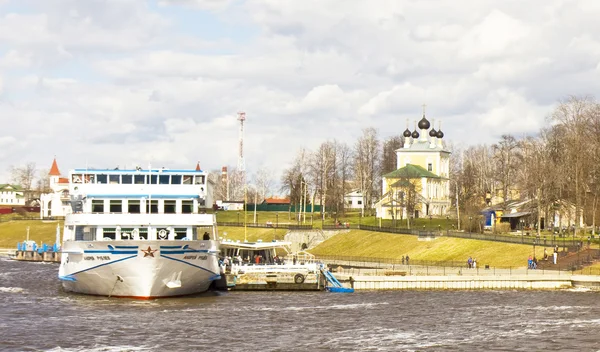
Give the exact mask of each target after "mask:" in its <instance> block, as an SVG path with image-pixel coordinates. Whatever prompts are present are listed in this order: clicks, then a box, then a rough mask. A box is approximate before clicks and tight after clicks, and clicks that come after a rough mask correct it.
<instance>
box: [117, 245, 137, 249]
mask: <svg viewBox="0 0 600 352" xmlns="http://www.w3.org/2000/svg"><path fill="white" fill-rule="evenodd" d="M115 248H132V249H137V248H139V246H115Z"/></svg>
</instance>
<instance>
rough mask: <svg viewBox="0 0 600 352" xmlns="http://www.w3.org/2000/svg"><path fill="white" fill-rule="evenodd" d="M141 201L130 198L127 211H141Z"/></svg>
mask: <svg viewBox="0 0 600 352" xmlns="http://www.w3.org/2000/svg"><path fill="white" fill-rule="evenodd" d="M140 210H141V208H140V201H139V200H130V201H128V202H127V212H128V213H132V214H139V213H140Z"/></svg>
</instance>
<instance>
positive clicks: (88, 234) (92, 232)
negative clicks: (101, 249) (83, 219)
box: [81, 226, 96, 241]
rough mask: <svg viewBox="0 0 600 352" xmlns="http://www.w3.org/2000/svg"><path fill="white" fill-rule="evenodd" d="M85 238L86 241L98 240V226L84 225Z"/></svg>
mask: <svg viewBox="0 0 600 352" xmlns="http://www.w3.org/2000/svg"><path fill="white" fill-rule="evenodd" d="M81 229H82V231H83V240H84V241H95V240H96V228H95V227H91V228H90V227H87V226H86V227H83V228H81Z"/></svg>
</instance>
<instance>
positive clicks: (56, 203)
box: [40, 158, 71, 219]
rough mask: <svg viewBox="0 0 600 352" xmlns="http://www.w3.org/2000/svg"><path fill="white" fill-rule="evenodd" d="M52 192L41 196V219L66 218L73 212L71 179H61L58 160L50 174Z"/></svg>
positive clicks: (54, 161)
mask: <svg viewBox="0 0 600 352" xmlns="http://www.w3.org/2000/svg"><path fill="white" fill-rule="evenodd" d="M48 177H49V178H50V184H49V185H50V189H51V190H52V192H50V193H44V194H41V195H40V218H42V219H45V218H55V217H64V216H66V215H67V214H69V213H70V212H71V205H70V201H71V198H70V195H69V179H68V178H67V177H61V174H60V170H59V169H58V164H57V163H56V158H54V160H53V161H52V167H50V172H48Z"/></svg>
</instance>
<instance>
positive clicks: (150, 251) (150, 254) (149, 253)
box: [141, 246, 157, 258]
mask: <svg viewBox="0 0 600 352" xmlns="http://www.w3.org/2000/svg"><path fill="white" fill-rule="evenodd" d="M141 251H142V252H144V258H146V257H152V258H154V252H156V251H157V250H156V249H152V248H150V246H148V249H141Z"/></svg>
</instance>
